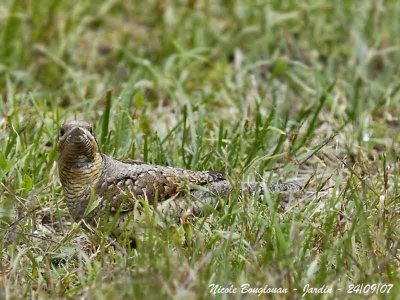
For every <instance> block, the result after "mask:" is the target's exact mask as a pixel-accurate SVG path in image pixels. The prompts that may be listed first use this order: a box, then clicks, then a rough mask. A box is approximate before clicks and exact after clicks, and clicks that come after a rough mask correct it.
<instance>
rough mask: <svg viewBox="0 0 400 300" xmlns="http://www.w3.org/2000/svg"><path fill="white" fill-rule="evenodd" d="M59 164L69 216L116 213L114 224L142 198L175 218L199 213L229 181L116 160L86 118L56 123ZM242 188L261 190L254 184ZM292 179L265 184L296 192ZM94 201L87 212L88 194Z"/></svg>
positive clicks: (91, 217)
mask: <svg viewBox="0 0 400 300" xmlns="http://www.w3.org/2000/svg"><path fill="white" fill-rule="evenodd" d="M58 152H59V159H58V167H59V175H60V180H61V184H62V186H63V190H64V197H65V201H66V203H67V206H68V209H69V211H70V214H71V216H72V217H73V219H74V220H75V221H79V220H81V219H85V220H88V221H89V222H95V221H96V220H97V219H98V218H101V216H102V215H108V216H109V217H113V216H115V215H116V214H117V213H118V215H117V216H118V218H119V219H120V220H119V222H118V223H117V226H118V227H121V226H123V223H124V222H125V221H126V220H128V219H130V218H131V217H132V216H131V214H133V213H134V212H135V211H136V208H137V207H140V206H141V205H140V203H141V202H142V201H146V202H147V203H148V204H149V205H150V206H151V207H153V208H154V209H156V210H157V211H158V212H159V213H160V214H161V215H163V216H165V217H168V218H175V219H179V218H180V217H182V215H183V214H184V213H185V212H187V211H190V212H191V213H194V214H199V213H200V212H201V211H202V208H203V206H204V205H216V204H217V203H218V197H221V198H224V197H226V196H227V195H228V194H229V192H230V191H231V190H232V186H231V184H230V183H229V181H228V180H227V179H226V176H225V174H224V173H222V172H215V171H191V170H186V169H182V168H173V167H167V166H159V165H153V164H147V163H144V162H141V161H138V160H118V159H114V158H112V157H110V156H107V155H105V154H103V153H101V151H100V148H99V145H98V143H97V141H96V138H95V136H94V133H93V130H92V127H91V126H90V124H89V123H87V122H85V121H69V122H66V123H65V124H63V125H62V126H61V129H60V136H59V142H58ZM242 189H243V190H244V191H245V192H248V193H250V194H255V193H260V194H262V192H263V191H262V189H261V188H260V186H259V183H257V182H252V183H248V184H246V185H245V186H244V187H242ZM301 189H302V186H301V185H300V184H298V183H297V182H289V183H282V184H277V185H272V186H270V187H269V190H270V191H271V192H298V191H300V190H301ZM92 195H93V196H94V198H96V199H98V203H99V205H98V206H97V207H95V208H94V209H93V211H91V212H90V213H87V209H88V205H89V202H90V200H91V199H93V198H92Z"/></svg>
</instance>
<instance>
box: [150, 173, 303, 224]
mask: <svg viewBox="0 0 400 300" xmlns="http://www.w3.org/2000/svg"><path fill="white" fill-rule="evenodd" d="M267 188H268V190H269V192H270V193H285V194H288V193H297V192H300V191H301V190H302V189H303V186H302V185H301V184H299V183H298V182H295V181H293V182H285V183H277V184H272V185H269V186H268V187H267ZM234 189H235V188H234V187H232V186H231V184H230V183H229V181H228V180H221V181H216V182H213V183H211V184H209V185H208V186H206V187H202V186H201V187H199V189H196V190H192V191H191V193H190V194H189V195H188V197H184V196H183V197H176V198H172V199H168V200H166V201H163V202H161V203H159V204H158V206H157V211H158V212H159V214H160V216H163V217H166V218H168V219H170V218H172V219H182V218H183V216H184V215H188V214H189V215H190V214H191V215H199V214H201V213H202V212H203V211H204V210H205V208H206V207H215V208H217V207H218V204H219V199H218V198H222V199H223V198H226V197H227V196H228V194H229V193H231V192H232V191H233V190H234ZM241 192H242V193H248V194H249V195H250V196H257V195H258V196H262V195H263V194H264V189H263V186H262V183H260V182H248V183H244V184H242V187H241Z"/></svg>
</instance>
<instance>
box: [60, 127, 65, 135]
mask: <svg viewBox="0 0 400 300" xmlns="http://www.w3.org/2000/svg"><path fill="white" fill-rule="evenodd" d="M64 133H65V129H64V128H61V129H60V136H63V135H64Z"/></svg>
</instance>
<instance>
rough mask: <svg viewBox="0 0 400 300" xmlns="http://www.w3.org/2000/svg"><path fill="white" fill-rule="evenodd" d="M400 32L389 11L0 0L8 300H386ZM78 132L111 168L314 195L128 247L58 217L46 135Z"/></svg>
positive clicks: (241, 209)
mask: <svg viewBox="0 0 400 300" xmlns="http://www.w3.org/2000/svg"><path fill="white" fill-rule="evenodd" d="M399 18H400V2H398V1H357V2H356V1H322V0H320V1H318V0H317V1H244V0H243V1H163V0H160V1H156V0H153V1H132V2H130V1H125V0H110V1H89V0H86V1H79V3H77V2H73V1H67V0H51V1H28V0H24V1H19V0H3V1H1V3H0V45H1V46H0V230H1V231H0V236H1V237H0V251H1V261H0V298H8V299H20V298H64V297H66V298H77V297H84V298H95V299H103V298H104V299H111V298H115V299H118V298H122V297H126V298H142V297H144V296H146V297H147V298H171V299H207V298H215V299H220V298H222V299H228V298H231V297H236V298H237V299H239V298H241V297H243V296H244V295H245V294H241V293H240V292H241V291H240V289H241V285H243V284H248V285H249V286H250V287H251V288H254V289H256V288H258V289H260V288H263V287H265V286H266V285H268V286H269V287H272V288H281V289H287V293H286V294H284V295H283V296H281V297H286V298H300V297H301V296H302V294H303V290H304V289H307V288H321V289H322V290H325V291H327V290H329V289H331V292H330V293H328V294H326V295H325V297H326V298H328V299H333V298H339V297H340V298H353V297H355V296H358V297H367V296H368V295H369V296H370V297H373V298H376V297H377V298H385V299H388V298H389V299H395V298H396V295H398V294H399V293H400V286H399V284H398V282H400V271H399V270H400V268H399V267H400V263H399V262H400V253H399V231H400V224H399V223H400V221H399V220H400V218H399V210H400V209H399V192H398V188H399V176H398V174H399V170H398V169H399V163H398V162H399V161H398V157H399V150H398V149H399V142H400V136H399V133H398V132H399V128H400V121H399V112H400V84H399V78H400V64H399V62H400V27H399V25H398V20H399ZM75 118H79V119H85V120H87V121H89V122H91V123H93V125H94V127H95V132H96V134H97V140H98V142H99V144H100V147H101V149H102V150H103V152H106V153H108V154H110V155H113V156H115V157H120V158H132V159H141V160H144V161H147V162H152V163H157V164H163V165H170V166H179V167H185V168H190V169H196V170H218V171H224V172H226V173H227V174H228V178H229V180H230V181H231V182H232V183H233V184H239V183H240V182H242V181H247V180H253V179H256V180H263V182H265V183H266V186H267V185H268V184H270V183H274V182H284V181H287V180H298V181H300V182H302V183H303V184H304V185H305V190H304V191H303V192H302V193H301V194H300V195H295V196H290V197H288V196H285V195H276V194H267V195H266V196H265V197H263V199H262V201H261V202H259V201H257V199H253V198H249V197H242V198H239V197H238V195H239V194H238V193H232V195H231V196H230V197H229V199H227V200H226V202H222V203H221V207H220V209H218V210H211V211H210V212H206V213H205V214H204V216H201V217H199V218H194V219H192V220H189V222H184V224H182V223H179V222H178V223H171V224H166V225H165V224H160V223H159V222H158V220H157V219H155V218H149V219H148V220H147V223H145V224H144V227H143V228H141V230H139V229H138V231H137V233H136V235H137V236H138V238H137V245H136V248H132V247H131V245H130V244H129V242H128V241H127V240H123V239H119V240H118V241H114V240H113V239H112V238H110V236H108V235H107V234H106V233H104V232H102V231H101V232H100V231H97V230H96V229H95V228H94V229H93V228H92V229H88V228H86V226H85V224H74V223H73V221H72V220H71V218H70V216H69V213H68V211H67V209H66V206H65V203H64V202H63V199H62V190H61V186H60V183H59V179H58V173H57V163H56V161H57V135H58V131H59V126H60V124H62V123H63V122H64V121H65V120H69V119H75ZM286 200H289V204H287V205H283V206H282V205H281V204H280V202H284V201H286ZM374 284H375V285H374ZM379 284H380V285H379ZM390 284H393V285H394V286H393V287H392V288H391V289H389V288H390ZM352 285H354V288H353V289H352ZM378 285H379V286H378ZM235 288H237V289H239V292H238V291H236V292H234V289H235ZM295 289H297V291H296V290H295ZM247 291H248V293H249V292H250V290H247ZM266 291H267V290H266V289H265V290H258V291H257V290H252V292H255V294H254V293H250V294H248V296H250V298H257V295H258V294H260V297H259V298H269V297H270V295H269V294H267V293H266ZM311 291H313V290H311ZM373 291H375V293H373ZM222 292H225V294H224V293H222ZM275 292H277V291H275ZM328 292H329V291H328ZM275 297H276V298H278V297H279V296H275ZM306 297H308V298H310V299H312V298H314V296H313V295H311V294H308V295H306Z"/></svg>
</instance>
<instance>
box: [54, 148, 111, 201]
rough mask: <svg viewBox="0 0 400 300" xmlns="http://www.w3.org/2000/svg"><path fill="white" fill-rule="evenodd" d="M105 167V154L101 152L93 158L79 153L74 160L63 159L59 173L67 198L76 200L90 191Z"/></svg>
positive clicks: (60, 162)
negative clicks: (88, 158)
mask: <svg viewBox="0 0 400 300" xmlns="http://www.w3.org/2000/svg"><path fill="white" fill-rule="evenodd" d="M103 169H104V163H103V156H102V154H101V153H99V152H98V153H96V154H94V157H93V159H91V160H87V158H86V157H84V156H79V155H78V156H77V157H76V158H75V159H74V160H67V159H61V160H60V161H59V173H60V180H61V184H62V186H63V189H64V196H65V198H66V200H67V201H74V200H77V199H79V198H81V197H83V196H85V195H86V194H87V193H90V187H93V186H94V185H95V183H96V182H97V181H98V180H99V178H100V176H101V174H102V172H103Z"/></svg>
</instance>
